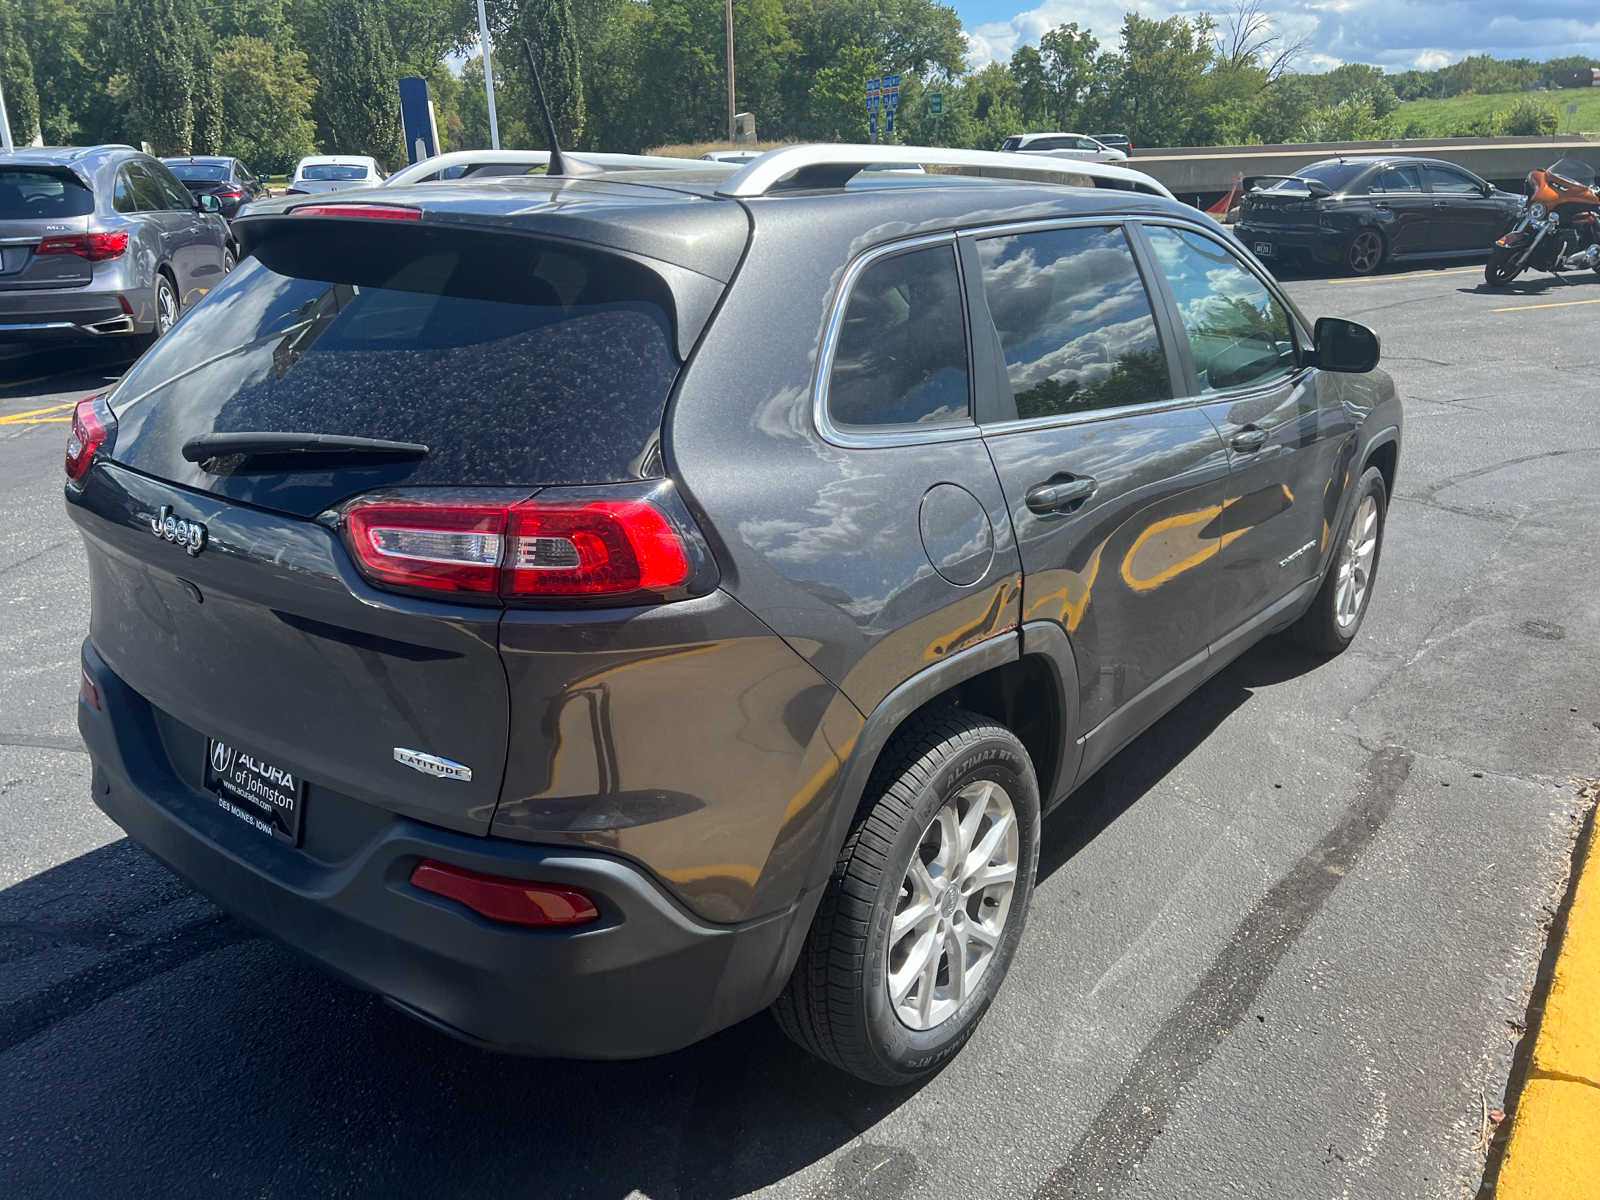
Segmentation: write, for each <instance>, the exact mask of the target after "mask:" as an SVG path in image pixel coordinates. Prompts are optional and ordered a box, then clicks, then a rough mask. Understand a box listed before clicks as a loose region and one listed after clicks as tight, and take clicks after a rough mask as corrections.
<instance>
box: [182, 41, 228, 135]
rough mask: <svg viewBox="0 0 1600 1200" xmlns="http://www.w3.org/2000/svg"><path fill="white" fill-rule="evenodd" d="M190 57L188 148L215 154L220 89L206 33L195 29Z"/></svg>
mask: <svg viewBox="0 0 1600 1200" xmlns="http://www.w3.org/2000/svg"><path fill="white" fill-rule="evenodd" d="M191 49H192V53H193V56H194V60H193V61H194V138H193V140H192V141H191V142H190V146H189V149H190V151H191V152H192V153H195V154H218V153H220V152H221V150H222V136H223V129H222V88H221V85H220V83H219V82H218V80H217V71H216V47H215V46H214V45H212V41H211V35H210V32H209V31H208V30H203V29H201V30H196V31H195V36H194V38H193V44H192V48H191Z"/></svg>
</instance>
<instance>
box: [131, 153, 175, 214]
mask: <svg viewBox="0 0 1600 1200" xmlns="http://www.w3.org/2000/svg"><path fill="white" fill-rule="evenodd" d="M123 170H124V171H126V172H127V175H128V184H129V186H130V187H131V188H132V189H133V211H134V212H160V211H161V210H162V209H164V208H166V207H167V198H166V195H165V194H164V193H163V192H162V190H161V187H160V185H158V184H157V183H156V181H155V179H154V177H153V176H151V174H150V173H149V172H148V171H146V170H145V169H144V164H143V163H129V164H128V165H127V166H126V167H124V168H123Z"/></svg>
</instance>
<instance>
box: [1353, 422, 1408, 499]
mask: <svg viewBox="0 0 1600 1200" xmlns="http://www.w3.org/2000/svg"><path fill="white" fill-rule="evenodd" d="M1368 467H1377V468H1378V470H1379V471H1381V472H1382V473H1383V487H1384V491H1385V492H1387V494H1388V496H1389V498H1390V499H1391V500H1392V499H1394V479H1395V473H1396V472H1397V471H1398V470H1399V469H1400V430H1399V429H1397V428H1396V427H1395V426H1393V425H1391V426H1389V427H1388V428H1387V429H1383V430H1380V431H1379V432H1378V433H1377V434H1375V435H1374V436H1373V438H1372V440H1371V441H1370V442H1368V443H1367V449H1366V453H1365V454H1364V455H1363V456H1362V459H1361V471H1360V472H1359V474H1360V475H1365V474H1366V472H1367V468H1368ZM1358 477H1359V475H1358Z"/></svg>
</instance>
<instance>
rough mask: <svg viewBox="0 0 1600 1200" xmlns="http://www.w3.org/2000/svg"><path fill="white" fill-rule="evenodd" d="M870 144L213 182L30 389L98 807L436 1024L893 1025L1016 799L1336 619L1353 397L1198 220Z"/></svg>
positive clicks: (1380, 458) (960, 980) (456, 1027)
mask: <svg viewBox="0 0 1600 1200" xmlns="http://www.w3.org/2000/svg"><path fill="white" fill-rule="evenodd" d="M884 153H885V148H883V147H863V148H850V147H804V146H802V147H791V148H786V149H782V150H778V151H774V152H772V153H771V154H768V155H766V156H763V158H761V159H759V160H757V161H756V162H754V163H752V164H749V165H746V166H744V167H742V168H739V169H737V170H734V169H730V168H729V167H727V166H717V165H715V164H706V166H705V167H704V168H685V169H680V170H667V171H655V172H645V171H636V170H605V171H602V172H600V173H596V174H587V175H584V176H583V177H581V178H563V177H560V176H522V177H516V178H508V179H493V180H486V181H478V180H463V181H460V182H456V183H445V184H439V183H434V184H426V185H419V186H416V187H412V188H396V189H385V190H383V191H381V192H379V191H367V192H359V193H350V194H346V195H341V196H339V197H337V198H332V199H325V198H318V199H314V200H304V199H302V200H299V201H295V200H278V201H272V202H269V203H268V204H267V205H266V206H265V207H263V208H258V209H257V210H256V211H255V213H253V214H252V215H249V216H246V217H243V218H241V219H240V220H239V221H238V222H237V224H236V227H235V228H236V231H237V234H238V236H239V237H240V239H241V241H242V242H243V246H244V249H245V250H246V252H247V257H246V258H245V260H244V261H243V263H242V265H241V266H240V268H239V269H238V270H237V271H235V272H234V273H233V275H232V276H231V277H230V278H229V279H228V280H227V281H226V282H225V283H224V284H223V285H222V286H221V287H219V288H218V289H216V291H214V292H213V293H212V294H211V295H210V296H208V297H207V298H206V299H205V300H204V302H202V303H201V304H200V305H199V306H197V307H196V308H195V310H194V311H193V312H192V313H190V314H189V315H188V317H187V318H186V319H185V320H184V322H183V323H182V324H181V325H180V326H179V327H178V328H177V329H176V330H175V331H174V332H173V334H172V335H170V336H169V337H167V338H166V339H164V340H163V341H162V342H160V343H158V345H157V346H156V347H155V349H154V350H153V351H152V352H151V353H149V354H148V355H147V356H146V357H145V358H144V359H143V360H142V361H141V362H139V363H138V364H137V365H136V366H135V367H134V368H133V369H132V370H131V371H130V372H129V373H128V375H127V376H126V377H125V378H124V379H123V380H122V381H121V382H120V383H119V384H118V385H117V387H116V388H115V389H113V390H112V391H111V392H110V393H108V394H106V395H104V396H100V397H96V398H93V399H91V400H87V401H85V402H84V403H83V404H81V405H80V406H79V408H78V411H77V415H76V419H75V422H74V425H73V429H72V435H71V441H70V444H69V447H68V453H67V474H68V476H69V480H68V483H67V487H66V498H67V505H68V509H69V511H70V513H71V515H72V517H73V519H74V520H75V521H76V522H77V524H78V526H79V528H80V529H81V531H82V534H83V536H84V539H85V542H86V543H87V547H88V562H89V574H90V585H91V595H92V602H93V610H92V611H93V615H92V620H91V626H90V631H89V637H88V639H87V640H86V641H85V643H84V646H83V680H82V693H81V700H80V704H79V709H78V713H79V724H80V728H81V730H82V733H83V737H84V740H85V742H86V743H87V745H88V747H89V751H90V754H91V756H92V759H93V764H94V769H93V783H92V788H93V796H94V799H95V802H96V803H97V804H98V805H99V806H100V807H101V808H103V809H104V810H105V811H106V812H107V813H108V814H109V815H110V816H111V817H112V818H113V819H114V820H115V821H117V822H118V823H119V824H120V825H121V826H122V827H123V828H124V829H126V830H127V831H128V833H129V834H130V836H132V837H133V838H134V839H135V840H137V841H138V842H140V843H142V844H143V845H144V846H146V847H148V848H149V849H150V851H151V852H152V853H154V854H155V855H157V856H158V857H159V858H161V859H162V860H163V861H165V862H166V863H168V864H169V865H170V866H171V867H172V868H173V869H174V870H176V871H178V872H179V873H180V874H182V875H183V876H185V877H186V878H188V879H189V880H191V881H192V882H193V883H194V885H195V886H196V887H198V888H199V889H200V890H202V891H204V892H205V893H206V894H208V895H210V896H212V897H214V898H215V899H216V900H217V901H218V902H219V903H220V904H222V905H224V906H225V907H227V908H228V909H230V910H232V911H233V912H235V913H237V914H239V915H240V916H241V917H243V918H244V919H246V920H248V921H250V922H252V923H254V924H256V925H259V926H261V927H262V928H264V929H266V930H268V931H270V932H271V933H273V934H274V935H275V936H277V937H279V938H281V939H283V940H284V941H286V942H289V943H292V944H293V945H295V946H297V947H299V948H300V949H301V950H303V951H304V952H306V953H307V954H309V955H310V956H311V957H313V958H314V959H317V960H318V961H320V962H321V963H323V964H324V965H326V966H327V967H328V968H329V969H330V970H332V971H333V972H335V973H337V974H338V975H340V976H342V977H343V978H345V979H348V980H351V981H353V982H355V983H357V984H359V985H361V986H363V987H366V988H370V989H372V990H374V991H376V992H379V993H381V994H382V995H383V996H384V997H386V998H387V999H388V1000H389V1001H390V1002H391V1003H393V1004H394V1005H396V1006H397V1007H399V1008H401V1009H403V1010H405V1011H406V1012H408V1013H411V1014H412V1015H414V1016H416V1017H418V1018H420V1019H422V1020H424V1021H426V1022H428V1023H430V1024H432V1025H434V1026H437V1027H438V1028H441V1029H444V1030H447V1031H449V1032H450V1033H452V1034H455V1035H457V1036H459V1037H463V1038H466V1039H469V1040H471V1041H474V1042H477V1043H481V1044H486V1045H490V1046H493V1047H498V1048H504V1049H512V1050H519V1051H524V1052H532V1053H539V1054H556V1055H572V1056H600V1057H627V1056H638V1055H648V1054H655V1053H659V1052H663V1051H667V1050H672V1049H674V1048H677V1047H680V1046H683V1045H685V1044H687V1043H690V1042H693V1041H695V1040H696V1039H698V1038H702V1037H704V1036H706V1035H707V1034H710V1033H712V1032H714V1031H715V1030H718V1029H721V1028H723V1027H725V1026H727V1025H729V1024H731V1023H733V1022H735V1021H738V1020H740V1019H742V1018H744V1017H748V1016H750V1015H751V1014H753V1013H756V1012H758V1011H760V1010H761V1009H763V1008H766V1007H768V1006H773V1007H774V1009H775V1012H776V1014H777V1017H778V1020H779V1021H780V1023H781V1024H782V1026H783V1027H784V1028H785V1029H786V1030H787V1031H788V1032H789V1033H790V1034H791V1035H792V1036H793V1037H794V1038H796V1039H797V1040H798V1041H799V1042H801V1043H802V1044H803V1045H805V1046H806V1047H808V1048H809V1049H811V1050H812V1051H814V1052H816V1053H817V1054H819V1055H821V1056H822V1057H824V1058H826V1059H827V1060H829V1061H831V1062H833V1063H835V1064H837V1065H839V1066H840V1067H842V1068H844V1069H845V1070H847V1071H850V1072H853V1073H855V1074H856V1075H859V1076H861V1077H862V1078H865V1079H869V1080H874V1081H879V1082H885V1083H898V1082H907V1081H910V1080H914V1079H917V1078H919V1077H921V1076H923V1075H925V1074H927V1073H928V1072H930V1071H933V1070H935V1069H936V1068H937V1067H938V1066H939V1065H940V1064H942V1063H943V1062H945V1061H946V1060H947V1059H948V1058H949V1057H950V1056H951V1055H953V1054H954V1053H955V1052H956V1051H957V1049H958V1048H959V1047H960V1045H961V1044H962V1043H963V1042H964V1040H965V1039H966V1037H967V1036H968V1035H969V1034H970V1032H971V1031H972V1029H973V1027H974V1025H975V1024H976V1023H977V1021H978V1020H979V1019H980V1018H981V1017H982V1015H983V1013H984V1011H985V1009H986V1008H987V1006H988V1005H989V1003H990V1001H991V999H992V998H993V997H994V995H995V993H996V989H997V988H998V987H999V986H1000V983H1001V980H1002V978H1003V976H1004V975H1005V972H1006V969H1007V966H1008V963H1009V961H1010V959H1011V958H1012V956H1013V954H1014V952H1015V950H1016V946H1017V942H1018V938H1019V936H1020V933H1021V930H1022V926H1023V922H1024V920H1025V918H1026V916H1027V911H1028V902H1029V897H1030V894H1031V890H1032V886H1033V875H1034V868H1035V863H1036V861H1037V858H1038V853H1039V836H1040V834H1039V829H1040V817H1041V814H1042V813H1043V812H1045V811H1047V810H1049V809H1050V808H1051V807H1052V806H1054V805H1057V804H1061V803H1071V799H1070V798H1071V796H1072V794H1073V789H1074V787H1075V786H1076V785H1077V784H1078V783H1079V782H1080V781H1082V780H1084V779H1085V778H1086V777H1087V776H1088V775H1089V774H1090V773H1091V772H1093V771H1094V770H1095V769H1096V768H1097V767H1099V766H1100V765H1101V764H1102V763H1104V762H1105V761H1106V760H1107V759H1108V758H1110V757H1111V756H1112V755H1113V754H1114V753H1115V752H1116V751H1117V750H1118V749H1119V748H1120V747H1121V746H1123V745H1124V744H1125V743H1127V742H1128V741H1129V739H1131V738H1132V737H1133V736H1134V735H1136V734H1137V733H1138V732H1139V731H1140V730H1142V729H1144V728H1145V727H1146V726H1148V725H1149V724H1150V723H1151V722H1152V721H1154V720H1155V719H1156V718H1157V717H1159V716H1160V715H1161V714H1162V713H1163V712H1165V711H1166V710H1167V709H1169V708H1170V707H1172V706H1173V705H1174V704H1175V703H1177V701H1178V700H1179V699H1181V698H1182V697H1183V696H1184V695H1185V694H1187V693H1188V692H1190V691H1191V690H1192V689H1194V688H1195V687H1196V686H1198V685H1199V684H1200V683H1201V682H1202V681H1203V680H1204V679H1206V678H1207V677H1208V676H1209V675H1211V674H1212V673H1214V672H1216V671H1217V670H1219V669H1220V668H1221V667H1223V666H1224V665H1225V664H1227V663H1228V662H1229V661H1230V660H1231V659H1233V658H1235V657H1236V656H1237V655H1238V654H1240V653H1241V652H1242V651H1243V650H1244V649H1245V648H1246V647H1248V646H1250V645H1251V644H1252V643H1254V642H1255V641H1257V640H1258V639H1260V638H1262V637H1264V636H1266V635H1267V634H1271V633H1274V632H1275V631H1278V630H1284V629H1289V628H1293V629H1294V630H1295V631H1296V632H1297V634H1298V636H1299V637H1300V638H1301V639H1302V640H1303V641H1304V642H1306V643H1307V644H1308V645H1310V646H1312V647H1315V648H1316V649H1317V650H1319V651H1322V652H1326V653H1333V652H1337V651H1338V650H1340V649H1342V648H1343V647H1344V646H1345V645H1346V644H1347V643H1348V642H1349V641H1350V640H1351V639H1352V638H1353V637H1354V636H1355V634H1356V631H1357V629H1358V628H1359V626H1360V624H1361V621H1362V617H1363V614H1364V613H1365V611H1366V606H1367V603H1368V599H1369V597H1370V596H1371V591H1372V585H1373V578H1374V574H1375V572H1376V569H1377V565H1378V555H1379V548H1380V544H1381V537H1382V532H1383V523H1384V517H1385V513H1386V508H1387V497H1388V496H1389V494H1390V491H1391V489H1392V487H1393V481H1394V474H1395V469H1396V465H1397V461H1398V454H1399V444H1400V406H1399V403H1398V401H1397V399H1396V396H1395V390H1394V388H1393V386H1392V384H1391V383H1390V381H1389V379H1388V378H1387V376H1385V375H1384V374H1382V373H1381V372H1379V371H1377V370H1375V369H1373V368H1374V364H1375V362H1376V360H1377V353H1378V348H1377V342H1376V339H1375V338H1374V337H1373V335H1372V334H1371V333H1370V332H1368V331H1367V330H1365V329H1364V328H1362V327H1361V326H1358V325H1354V324H1351V323H1349V322H1344V321H1338V320H1331V319H1324V320H1322V321H1319V322H1317V323H1316V325H1315V326H1313V325H1311V324H1310V323H1309V322H1307V321H1306V320H1305V319H1304V318H1302V317H1301V315H1300V314H1299V313H1298V312H1297V311H1296V309H1295V307H1294V305H1293V304H1291V303H1290V302H1289V300H1288V299H1287V298H1286V297H1285V296H1284V295H1283V293H1282V292H1281V290H1280V289H1279V288H1278V286H1277V284H1276V283H1275V282H1274V281H1273V280H1272V279H1271V277H1270V276H1269V275H1268V274H1267V273H1266V272H1265V271H1264V270H1263V269H1262V268H1261V267H1260V265H1259V264H1258V263H1256V262H1255V261H1254V260H1253V259H1252V258H1251V257H1250V256H1249V254H1248V253H1246V252H1245V251H1244V250H1242V249H1241V248H1240V247H1239V246H1238V245H1237V244H1236V243H1235V242H1234V241H1233V240H1232V239H1230V238H1229V237H1228V235H1227V234H1226V233H1224V232H1223V231H1222V230H1221V228H1220V227H1218V226H1217V225H1215V224H1213V223H1212V222H1211V221H1209V220H1208V219H1207V218H1205V217H1203V216H1201V215H1199V214H1197V213H1195V212H1194V211H1193V210H1192V209H1189V208H1185V207H1184V206H1182V205H1180V204H1177V203H1175V202H1173V201H1170V200H1167V199H1164V198H1162V197H1159V196H1150V195H1140V194H1137V193H1135V192H1132V191H1126V190H1119V189H1118V188H1117V187H1115V186H1113V187H1111V188H1106V189H1103V190H1096V189H1095V188H1073V187H1053V186H1039V185H1036V184H1027V183H1019V182H1017V181H1015V180H1011V179H997V178H989V179H982V180H973V179H964V178H954V177H951V176H948V175H940V174H926V175H903V176H902V175H882V174H879V175H877V176H876V177H874V178H873V179H871V180H867V179H865V178H857V174H858V172H859V170H860V169H861V167H862V166H864V165H865V164H866V162H867V161H868V159H869V158H870V159H872V160H875V161H881V160H882V159H883V157H884ZM894 153H898V154H901V155H902V156H907V157H908V159H909V156H913V155H916V156H918V157H917V158H916V161H920V162H933V163H935V164H937V163H938V162H939V161H940V158H939V156H940V152H938V151H920V152H919V151H910V150H898V151H894ZM994 157H995V158H996V159H997V160H1002V161H999V163H998V166H999V167H1001V168H1009V167H1011V166H1014V165H1015V164H1012V163H1010V162H1009V160H1008V159H1005V158H1004V156H998V155H997V156H994ZM1024 161H1026V160H1024ZM968 165H970V164H968ZM1108 178H1111V179H1112V182H1113V183H1115V182H1116V181H1118V180H1120V179H1121V178H1122V177H1121V176H1120V175H1118V176H1114V177H1108ZM1242 769H1245V770H1248V764H1243V765H1242ZM243 1019H245V1016H244V1015H243V1014H241V1020H243ZM248 1019H249V1020H250V1021H252V1022H254V1021H257V1020H259V1019H261V1017H260V1014H251V1015H249V1017H248Z"/></svg>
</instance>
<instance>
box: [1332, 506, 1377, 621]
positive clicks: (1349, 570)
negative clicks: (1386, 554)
mask: <svg viewBox="0 0 1600 1200" xmlns="http://www.w3.org/2000/svg"><path fill="white" fill-rule="evenodd" d="M1377 557H1378V501H1377V499H1376V498H1375V497H1374V496H1372V495H1371V493H1368V494H1367V495H1366V496H1363V497H1362V498H1361V505H1360V507H1358V508H1357V509H1356V515H1355V519H1354V520H1352V521H1351V522H1350V533H1349V535H1348V536H1347V537H1346V538H1345V541H1344V546H1343V548H1342V549H1341V550H1340V551H1339V567H1338V571H1339V574H1338V582H1337V584H1336V585H1335V592H1334V597H1333V612H1334V618H1335V619H1336V620H1337V621H1338V622H1339V628H1340V629H1343V630H1349V629H1351V628H1353V627H1354V626H1355V623H1356V622H1357V621H1358V620H1360V618H1361V606H1362V605H1363V604H1364V603H1365V601H1366V598H1367V591H1368V589H1369V588H1370V587H1371V586H1372V567H1373V563H1374V562H1375V561H1376V560H1377Z"/></svg>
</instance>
